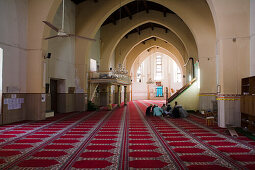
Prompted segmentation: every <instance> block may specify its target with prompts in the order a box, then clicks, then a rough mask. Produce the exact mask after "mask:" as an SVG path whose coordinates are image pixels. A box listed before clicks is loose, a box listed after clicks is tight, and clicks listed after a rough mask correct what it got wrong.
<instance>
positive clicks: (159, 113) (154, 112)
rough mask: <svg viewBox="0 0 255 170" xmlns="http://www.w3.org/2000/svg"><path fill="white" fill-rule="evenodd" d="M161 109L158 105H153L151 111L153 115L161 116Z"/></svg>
mask: <svg viewBox="0 0 255 170" xmlns="http://www.w3.org/2000/svg"><path fill="white" fill-rule="evenodd" d="M162 114H163V110H162V109H161V108H160V107H158V105H155V107H154V111H153V116H162Z"/></svg>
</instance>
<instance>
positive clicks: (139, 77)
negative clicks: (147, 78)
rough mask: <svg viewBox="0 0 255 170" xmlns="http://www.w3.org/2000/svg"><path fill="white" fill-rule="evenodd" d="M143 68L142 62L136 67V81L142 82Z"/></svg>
mask: <svg viewBox="0 0 255 170" xmlns="http://www.w3.org/2000/svg"><path fill="white" fill-rule="evenodd" d="M143 69H144V62H142V64H141V65H139V67H138V69H137V73H136V74H137V80H136V81H137V82H140V83H141V82H142V73H143V71H144V70H143Z"/></svg>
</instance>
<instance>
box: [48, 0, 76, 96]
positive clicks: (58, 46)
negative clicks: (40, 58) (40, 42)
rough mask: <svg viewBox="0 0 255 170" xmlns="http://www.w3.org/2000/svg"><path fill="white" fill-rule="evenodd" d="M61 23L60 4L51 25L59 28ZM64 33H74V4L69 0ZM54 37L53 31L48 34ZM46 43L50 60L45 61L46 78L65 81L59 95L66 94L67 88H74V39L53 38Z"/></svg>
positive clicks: (66, 5) (66, 2)
mask: <svg viewBox="0 0 255 170" xmlns="http://www.w3.org/2000/svg"><path fill="white" fill-rule="evenodd" d="M61 23H62V4H61V6H59V9H58V10H57V13H56V15H55V17H54V20H53V25H55V26H56V27H58V28H61ZM64 31H65V32H67V33H72V34H73V33H75V4H74V3H73V2H71V1H70V0H66V1H65V25H64ZM53 35H56V32H55V31H51V32H50V36H53ZM45 41H48V52H49V53H51V58H50V59H45V62H46V64H47V67H46V69H47V72H48V74H47V78H46V82H47V83H49V80H50V78H54V79H62V80H64V81H65V87H64V89H63V90H61V93H67V92H68V87H75V39H74V38H71V37H67V38H53V39H50V40H45Z"/></svg>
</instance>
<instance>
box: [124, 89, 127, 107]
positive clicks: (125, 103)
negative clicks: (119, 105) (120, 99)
mask: <svg viewBox="0 0 255 170" xmlns="http://www.w3.org/2000/svg"><path fill="white" fill-rule="evenodd" d="M124 105H127V86H124Z"/></svg>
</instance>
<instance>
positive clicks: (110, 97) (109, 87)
mask: <svg viewBox="0 0 255 170" xmlns="http://www.w3.org/2000/svg"><path fill="white" fill-rule="evenodd" d="M107 95H108V100H109V103H108V110H112V85H111V84H109V85H108V89H107Z"/></svg>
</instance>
